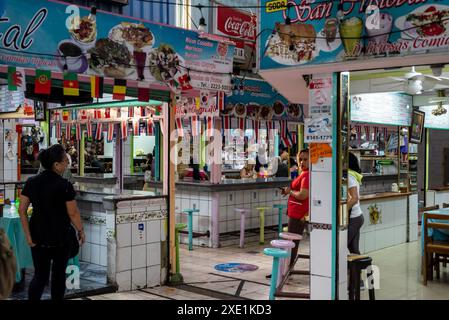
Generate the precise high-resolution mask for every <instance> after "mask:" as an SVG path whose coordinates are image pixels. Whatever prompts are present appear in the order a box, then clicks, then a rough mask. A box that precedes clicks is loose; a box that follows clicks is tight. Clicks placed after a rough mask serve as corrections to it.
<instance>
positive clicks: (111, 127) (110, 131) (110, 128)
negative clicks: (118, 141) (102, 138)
mask: <svg viewBox="0 0 449 320" xmlns="http://www.w3.org/2000/svg"><path fill="white" fill-rule="evenodd" d="M107 139H108V142H112V140H113V139H114V124H113V123H108V136H107Z"/></svg>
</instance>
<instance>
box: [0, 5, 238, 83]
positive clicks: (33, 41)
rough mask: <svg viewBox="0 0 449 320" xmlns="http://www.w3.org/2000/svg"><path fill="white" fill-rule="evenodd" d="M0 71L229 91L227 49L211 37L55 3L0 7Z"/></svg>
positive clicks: (230, 47)
mask: <svg viewBox="0 0 449 320" xmlns="http://www.w3.org/2000/svg"><path fill="white" fill-rule="evenodd" d="M0 53H1V54H0V64H6V65H13V66H20V67H28V68H37V69H47V70H52V71H62V70H63V67H64V65H65V64H66V65H67V67H68V70H69V71H72V72H76V73H80V74H82V73H85V74H93V75H100V76H106V77H111V78H119V79H132V80H138V81H149V82H159V83H165V84H167V85H169V86H170V87H171V88H172V89H174V90H176V91H179V90H188V89H192V87H193V88H199V89H209V90H223V91H229V90H230V89H231V85H230V79H231V73H232V64H233V54H234V46H233V44H232V43H231V42H229V41H224V40H223V39H220V38H218V37H213V36H212V35H207V34H202V33H197V32H194V31H190V30H184V29H179V28H175V27H170V26H167V25H162V24H157V23H151V22H148V21H144V20H138V19H133V18H128V17H124V16H121V15H116V14H111V13H106V12H102V11H98V12H96V14H95V12H91V11H90V9H88V8H84V7H77V6H75V5H70V4H67V3H63V2H58V1H45V0H0Z"/></svg>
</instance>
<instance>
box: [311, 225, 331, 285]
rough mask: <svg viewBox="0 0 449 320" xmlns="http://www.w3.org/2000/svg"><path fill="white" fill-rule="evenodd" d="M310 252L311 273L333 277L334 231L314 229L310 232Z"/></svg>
mask: <svg viewBox="0 0 449 320" xmlns="http://www.w3.org/2000/svg"><path fill="white" fill-rule="evenodd" d="M310 252H311V254H310V257H311V259H310V270H311V274H313V275H319V276H323V277H331V275H332V231H331V230H321V229H313V230H312V232H311V233H310ZM318 253H319V254H318Z"/></svg>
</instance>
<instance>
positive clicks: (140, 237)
mask: <svg viewBox="0 0 449 320" xmlns="http://www.w3.org/2000/svg"><path fill="white" fill-rule="evenodd" d="M145 224H146V223H145V221H142V222H138V223H133V224H132V225H131V244H132V245H133V246H139V245H143V244H145V243H147V233H146V231H145Z"/></svg>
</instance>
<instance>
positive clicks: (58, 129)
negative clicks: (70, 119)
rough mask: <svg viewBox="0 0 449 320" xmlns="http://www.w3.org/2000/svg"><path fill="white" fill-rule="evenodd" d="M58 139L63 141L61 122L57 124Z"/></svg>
mask: <svg viewBox="0 0 449 320" xmlns="http://www.w3.org/2000/svg"><path fill="white" fill-rule="evenodd" d="M56 139H58V140H61V122H56Z"/></svg>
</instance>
